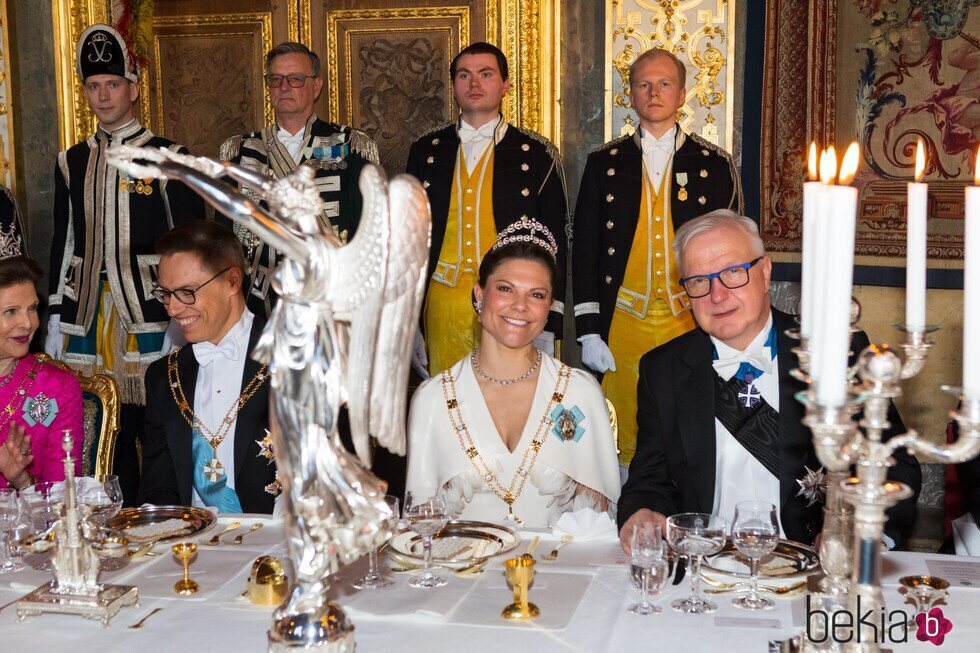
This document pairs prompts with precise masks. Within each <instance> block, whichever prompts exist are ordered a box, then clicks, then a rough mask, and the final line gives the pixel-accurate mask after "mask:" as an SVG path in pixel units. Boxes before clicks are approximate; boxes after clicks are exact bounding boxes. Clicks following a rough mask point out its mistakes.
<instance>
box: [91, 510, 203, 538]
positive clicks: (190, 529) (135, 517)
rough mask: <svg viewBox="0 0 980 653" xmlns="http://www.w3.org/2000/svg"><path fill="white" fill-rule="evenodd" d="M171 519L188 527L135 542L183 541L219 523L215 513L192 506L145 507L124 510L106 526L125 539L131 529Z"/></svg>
mask: <svg viewBox="0 0 980 653" xmlns="http://www.w3.org/2000/svg"><path fill="white" fill-rule="evenodd" d="M169 519H179V520H181V521H183V522H185V523H186V524H187V526H186V528H184V529H183V530H181V531H180V532H179V533H171V534H169V535H164V536H162V537H158V538H155V539H148V538H138V540H137V539H135V538H134V539H133V541H134V542H137V541H138V542H139V543H140V544H145V543H147V542H170V541H172V540H183V539H186V538H188V537H192V536H194V535H199V534H201V533H203V532H205V531H206V530H208V529H209V528H211V527H212V526H214V524H215V523H216V522H217V521H218V518H217V517H216V516H215V514H214V513H213V512H211V511H210V510H205V509H204V508H194V507H191V506H145V507H142V508H123V509H122V510H120V511H119V514H117V515H116V516H115V517H113V518H112V519H110V520H109V521H108V522H107V523H106V526H107V527H109V528H110V529H112V530H115V531H119V532H120V533H121V534H122V535H123V536H124V537H125V535H126V531H127V530H128V529H130V528H136V527H137V526H150V525H152V524H159V523H162V522H165V521H167V520H169Z"/></svg>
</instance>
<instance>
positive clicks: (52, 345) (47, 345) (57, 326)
mask: <svg viewBox="0 0 980 653" xmlns="http://www.w3.org/2000/svg"><path fill="white" fill-rule="evenodd" d="M64 344H65V337H64V336H63V335H61V316H60V315H52V316H51V317H49V318H48V335H47V336H46V337H45V338H44V353H46V354H47V355H48V356H50V357H51V358H53V359H55V360H61V348H62V347H63V346H64Z"/></svg>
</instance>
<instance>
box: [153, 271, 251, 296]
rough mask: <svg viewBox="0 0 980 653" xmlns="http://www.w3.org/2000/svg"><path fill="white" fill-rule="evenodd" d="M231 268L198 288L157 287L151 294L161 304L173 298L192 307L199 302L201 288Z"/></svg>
mask: <svg viewBox="0 0 980 653" xmlns="http://www.w3.org/2000/svg"><path fill="white" fill-rule="evenodd" d="M231 268H232V266H230V265H229V266H228V267H226V268H225V269H224V270H222V271H221V272H219V273H218V274H216V275H214V276H213V277H211V278H210V279H208V280H207V281H205V282H204V283H202V284H201V285H200V286H198V287H197V288H177V289H176V290H167V289H166V288H161V287H160V286H156V287H155V288H154V289H153V290H152V291H151V294H152V295H153V296H154V297H156V299H157V301H159V302H160V303H161V304H166V303H167V302H169V301H170V297H171V296H173V297H176V298H177V301H178V302H180V303H181V304H187V305H188V306H190V305H191V304H193V303H194V302H196V301H197V292H198V291H200V290H201V288H203V287H204V286H206V285H208V284H209V283H211V282H212V281H214V280H215V279H217V278H218V277H220V276H221V275H222V274H224V273H225V272H227V271H228V270H230V269H231Z"/></svg>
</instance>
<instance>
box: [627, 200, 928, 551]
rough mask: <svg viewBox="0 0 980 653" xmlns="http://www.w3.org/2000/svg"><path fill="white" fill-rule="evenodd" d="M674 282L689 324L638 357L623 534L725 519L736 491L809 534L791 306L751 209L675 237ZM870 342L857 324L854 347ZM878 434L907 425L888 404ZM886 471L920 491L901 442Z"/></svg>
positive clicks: (812, 526)
mask: <svg viewBox="0 0 980 653" xmlns="http://www.w3.org/2000/svg"><path fill="white" fill-rule="evenodd" d="M674 254H675V256H676V258H677V263H678V266H679V271H680V274H681V278H680V283H681V285H682V286H683V287H684V289H685V290H686V291H687V294H688V297H690V302H691V310H692V312H693V313H694V318H695V320H697V323H698V327H699V328H696V329H694V330H693V331H689V332H688V333H686V334H684V335H682V336H679V337H678V338H675V339H674V340H671V341H670V342H668V343H666V344H664V345H661V346H659V347H657V348H656V349H654V350H653V351H651V352H649V353H647V354H646V355H645V356H643V358H642V359H641V361H640V380H639V384H638V387H637V406H638V408H637V423H638V425H639V431H638V434H637V448H636V455H635V456H634V457H633V461H632V463H631V464H630V468H629V478H628V479H627V481H626V484H625V485H624V486H623V492H622V495H621V496H620V499H619V515H618V517H619V526H620V541H621V542H622V544H623V548H624V549H625V548H627V547H628V543H629V536H630V533H631V532H632V528H633V526H634V525H635V524H637V523H641V522H651V523H657V524H660V525H661V527H663V526H664V523H665V519H666V517H668V516H670V515H673V514H676V513H682V512H702V513H711V514H715V515H719V516H721V517H723V518H724V519H727V520H729V521H730V520H731V519H732V517H733V515H734V512H735V505H736V504H737V503H739V502H740V501H765V502H768V503H771V504H773V505H775V506H778V507H779V511H778V512H779V522H780V524H779V525H780V532H781V534H782V535H783V536H784V537H788V538H789V539H791V540H796V541H800V542H805V543H812V542H813V541H814V538H815V537H816V536H817V534H818V533H819V532H820V528H821V523H822V517H823V512H822V509H823V493H824V488H823V487H822V485H821V478H822V471H823V470H822V468H821V465H820V462H819V460H818V459H817V456H816V453H815V451H814V449H813V442H812V437H811V434H810V431H809V430H808V429H807V428H806V427H804V426H803V424H802V423H801V420H802V419H803V406H802V404H800V402H798V401H797V400H796V399H795V398H794V395H795V393H796V392H798V391H800V390H804V389H805V386H804V385H803V384H802V383H801V382H800V381H797V380H796V379H794V378H793V377H791V376H790V370H792V369H794V368H795V367H796V366H797V365H796V356H795V355H794V354H793V353H792V351H791V350H792V348H793V347H794V346H796V344H795V343H794V341H792V340H790V339H789V337H788V336H787V335H786V333H785V332H786V330H788V329H790V328H792V327H794V326H795V323H794V320H793V318H792V317H791V316H789V315H787V314H785V313H782V312H780V311H778V310H776V309H774V308H772V307H771V306H770V303H769V278H770V274H771V272H772V261H770V260H769V257H768V256H766V252H765V249H764V247H763V244H762V240H761V238H759V230H758V227H757V226H756V224H755V222H754V221H753V220H752V219H751V218H747V217H745V216H740V215H738V214H737V213H734V212H733V211H729V210H725V209H721V210H717V211H712V212H711V213H708V214H707V215H703V216H701V217H699V218H695V219H694V220H691V221H690V222H686V223H685V224H684V225H682V226H681V227H680V228H679V229H678V230H677V233H676V235H675V237H674ZM867 345H868V338H867V336H866V335H865V334H864V333H863V332H858V333H856V334H854V337H853V340H852V343H851V349H852V351H853V352H855V354H857V353H860V352H861V351H862V350H863V349H864V348H865V347H866V346H867ZM888 419H889V421H890V422H891V425H892V426H891V429H889V431H888V433H887V434H886V437H890V436H891V435H893V434H895V433H902V432H904V426H903V425H902V421H901V418H900V417H899V416H898V412H897V411H896V410H895V407H894V406H892V407H891V409H890V411H889V417H888ZM895 463H896V464H895V466H894V467H892V468H891V470H890V471H889V475H888V476H889V478H891V479H892V480H896V481H901V482H903V483H906V484H908V485H909V486H910V487H911V488H913V490H914V491H915V494H916V495H917V494H918V492H919V488H920V487H921V484H922V477H921V473H920V470H919V463H918V461H916V459H915V458H914V457H913V456H912V455H910V454H908V453H906V452H905V450H904V449H903V450H901V451H900V452H896V454H895ZM888 517H889V519H888V523H887V525H886V527H885V534H886V543H887V544H889V545H890V546H894V545H895V544H896V543H900V542H901V541H902V538H903V536H904V535H905V534H906V532H907V530H908V528H909V527H910V526H911V525H912V521H913V520H914V518H915V496H914V495H913V497H911V498H910V499H907V500H905V501H903V502H901V503H900V504H898V505H897V506H895V507H894V508H892V509H891V510H889V511H888Z"/></svg>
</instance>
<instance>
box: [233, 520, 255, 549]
mask: <svg viewBox="0 0 980 653" xmlns="http://www.w3.org/2000/svg"><path fill="white" fill-rule="evenodd" d="M260 528H262V522H259V521H257V522H255V523H254V524H252V525H251V526H249V527H248V530H247V531H245V532H244V533H239V534H238V535H236V536H235V537H234V538H233V539H232V540H231V541H230V542H226V544H241V543H242V541H243V540H244V539H245V536H246V535H248V534H249V533H254V532H255V531H257V530H259V529H260Z"/></svg>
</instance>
